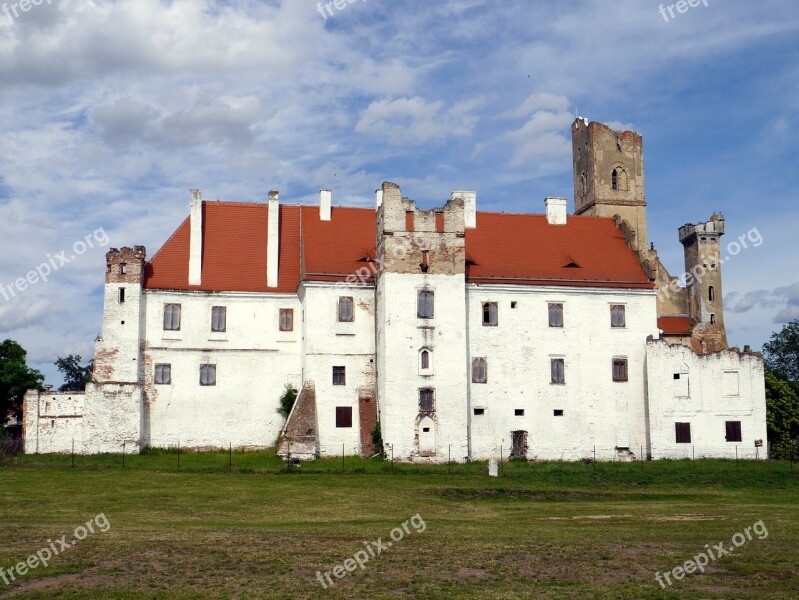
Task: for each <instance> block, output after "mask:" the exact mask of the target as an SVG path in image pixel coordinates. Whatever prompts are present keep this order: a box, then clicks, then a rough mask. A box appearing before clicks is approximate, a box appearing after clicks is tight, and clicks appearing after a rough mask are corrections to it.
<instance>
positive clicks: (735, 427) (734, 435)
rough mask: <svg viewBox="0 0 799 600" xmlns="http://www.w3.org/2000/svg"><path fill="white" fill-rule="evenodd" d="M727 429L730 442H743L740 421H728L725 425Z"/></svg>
mask: <svg viewBox="0 0 799 600" xmlns="http://www.w3.org/2000/svg"><path fill="white" fill-rule="evenodd" d="M725 425H726V429H727V436H726V437H727V441H728V442H740V441H741V422H740V421H727V422H726V423H725Z"/></svg>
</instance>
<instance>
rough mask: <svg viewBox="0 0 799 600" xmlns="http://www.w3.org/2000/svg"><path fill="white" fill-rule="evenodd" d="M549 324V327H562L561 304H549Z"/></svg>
mask: <svg viewBox="0 0 799 600" xmlns="http://www.w3.org/2000/svg"><path fill="white" fill-rule="evenodd" d="M549 326H550V327H563V305H562V304H550V305H549Z"/></svg>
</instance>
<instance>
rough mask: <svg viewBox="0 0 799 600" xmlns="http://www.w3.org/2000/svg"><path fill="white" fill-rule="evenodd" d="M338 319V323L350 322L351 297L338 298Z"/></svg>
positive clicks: (351, 317) (351, 318)
mask: <svg viewBox="0 0 799 600" xmlns="http://www.w3.org/2000/svg"><path fill="white" fill-rule="evenodd" d="M338 320H339V323H352V320H353V316H352V298H351V297H349V296H342V297H341V298H339V299H338Z"/></svg>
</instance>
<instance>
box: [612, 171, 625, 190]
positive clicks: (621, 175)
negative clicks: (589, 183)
mask: <svg viewBox="0 0 799 600" xmlns="http://www.w3.org/2000/svg"><path fill="white" fill-rule="evenodd" d="M610 187H611V188H612V189H614V190H618V191H622V192H623V191H626V190H627V171H625V170H624V169H623V168H621V167H617V168H615V169H613V172H612V173H611V174H610Z"/></svg>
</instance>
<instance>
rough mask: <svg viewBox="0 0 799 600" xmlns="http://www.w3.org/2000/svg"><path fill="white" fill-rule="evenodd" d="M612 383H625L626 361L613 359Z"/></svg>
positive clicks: (624, 359)
mask: <svg viewBox="0 0 799 600" xmlns="http://www.w3.org/2000/svg"><path fill="white" fill-rule="evenodd" d="M613 381H627V359H626V358H614V359H613Z"/></svg>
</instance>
